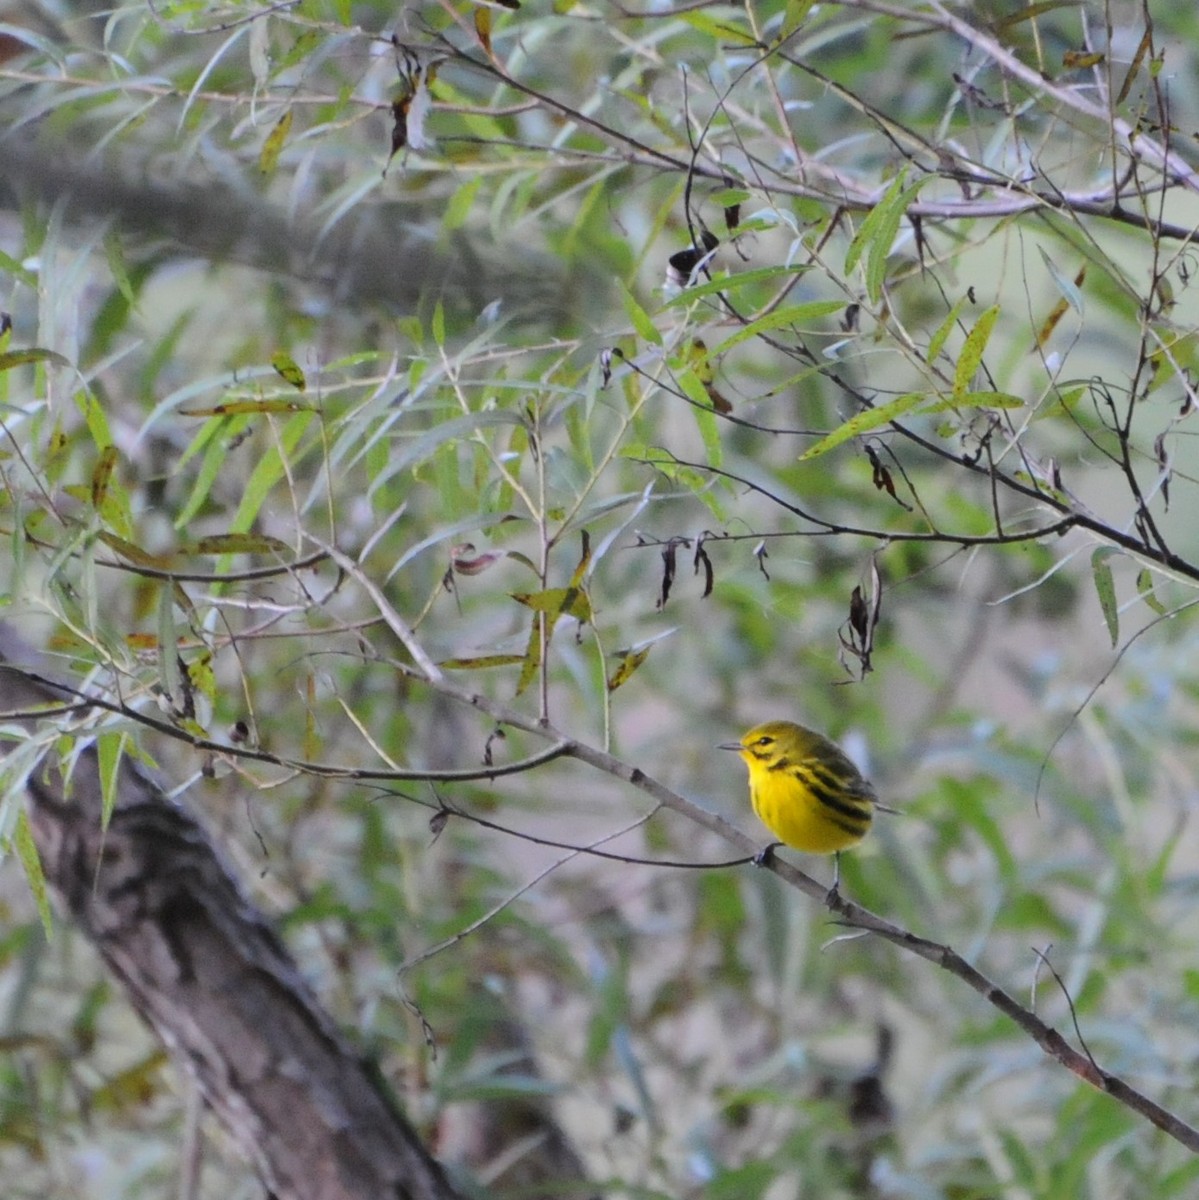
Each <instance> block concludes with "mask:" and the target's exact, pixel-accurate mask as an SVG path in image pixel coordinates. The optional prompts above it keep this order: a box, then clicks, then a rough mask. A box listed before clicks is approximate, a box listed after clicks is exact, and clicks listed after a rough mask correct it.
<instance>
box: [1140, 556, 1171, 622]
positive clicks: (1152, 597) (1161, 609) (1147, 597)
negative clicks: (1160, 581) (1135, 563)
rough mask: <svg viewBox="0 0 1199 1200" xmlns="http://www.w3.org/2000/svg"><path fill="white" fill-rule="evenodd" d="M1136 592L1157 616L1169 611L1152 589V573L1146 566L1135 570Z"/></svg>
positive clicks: (1162, 615)
mask: <svg viewBox="0 0 1199 1200" xmlns="http://www.w3.org/2000/svg"><path fill="white" fill-rule="evenodd" d="M1137 594H1138V595H1139V596H1140V597H1141V599H1142V600H1144V601H1145V603H1146V604H1148V605H1149V607H1150V608H1151V609H1153V611H1154V612H1155V613H1157V615H1158V616H1159V617H1164V616H1165V615H1166V614H1167V612H1169V609H1167V608H1166V606H1165V605H1164V604H1163V603H1162V602H1161V601H1160V600H1159V599H1158V598H1157V593H1156V592H1154V590H1153V573H1152V572H1151V571H1150V570H1149V569H1148V568H1143V569H1142V570H1140V571H1138V572H1137Z"/></svg>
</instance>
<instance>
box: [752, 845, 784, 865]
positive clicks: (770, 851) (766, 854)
mask: <svg viewBox="0 0 1199 1200" xmlns="http://www.w3.org/2000/svg"><path fill="white" fill-rule="evenodd" d="M782 844H783V843H782V842H771V843H770V845H769V846H765V847H763V848H762V849H761V850H759V851H758V852H757V854H755V855H754V856H753V858H752V859H750V862H752V863H753V864H754V866H755V867H768V866H770V864H771V863H772V862H773V861H774V851H775V848H776V847H777V846H781V845H782Z"/></svg>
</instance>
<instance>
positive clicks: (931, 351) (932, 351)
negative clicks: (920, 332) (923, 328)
mask: <svg viewBox="0 0 1199 1200" xmlns="http://www.w3.org/2000/svg"><path fill="white" fill-rule="evenodd" d="M965 306H966V297H965V296H963V297H962V298H961V299H960V300H959V301H958V302H957V303H956V304H955V305H954V306H953V307H952V308H951V309H950V310H949V315H948V316H947V317H946V318H945V320H944V321H942V322H941V327H940V328H939V329H938V330H937V332H936V333H934V334H933V336H932V339H931V340H930V341H929V343H928V358H927V360H926V361H928V362H930V363H931V362H935V361H936V358H937V355H938V354H940V353H941V347H942V346H944V345H945V340H946V338H948V337H949V335H950V333H952V332H953V327H954V326H955V325H956V324H957V323H958V318H959V317H960V316H961V315H962V309H963V308H965Z"/></svg>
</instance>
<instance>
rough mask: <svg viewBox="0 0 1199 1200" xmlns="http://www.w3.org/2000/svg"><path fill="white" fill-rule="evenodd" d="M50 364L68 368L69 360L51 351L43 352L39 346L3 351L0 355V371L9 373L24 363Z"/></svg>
mask: <svg viewBox="0 0 1199 1200" xmlns="http://www.w3.org/2000/svg"><path fill="white" fill-rule="evenodd" d="M39 362H52V363H54V364H56V365H57V366H60V367H69V366H70V365H71V361H70V359H67V358H63V356H62V355H61V354H56V353H55V352H54V351H53V350H43V349H42V348H41V347H40V346H30V347H28V348H27V349H25V350H5V351H4V353H3V354H0V371H9V370H11V369H12V368H13V367H21V366H24V365H25V364H26V363H39Z"/></svg>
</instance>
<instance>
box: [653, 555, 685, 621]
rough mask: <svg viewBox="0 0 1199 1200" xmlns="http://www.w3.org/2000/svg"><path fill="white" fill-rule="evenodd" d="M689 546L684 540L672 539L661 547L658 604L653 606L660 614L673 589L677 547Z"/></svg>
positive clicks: (676, 564) (676, 565)
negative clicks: (660, 580) (660, 584)
mask: <svg viewBox="0 0 1199 1200" xmlns="http://www.w3.org/2000/svg"><path fill="white" fill-rule="evenodd" d="M686 545H689V542H688V540H687V539H686V538H681V537H672V538H671V539H670V540H669V541H668V542H667V543H666V545H665V546H663V547H662V586H661V587H660V588H659V589H658V603H657V604H656V605H654V607H655V608H656V609H658V611H659V612H660V611H661V610H662V609H664V608H665V607H666V601H667V600H669V599H670V589H671V588H672V587H674V576H675V571H676V570H677V569H678V559H679V547H680V546H686Z"/></svg>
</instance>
